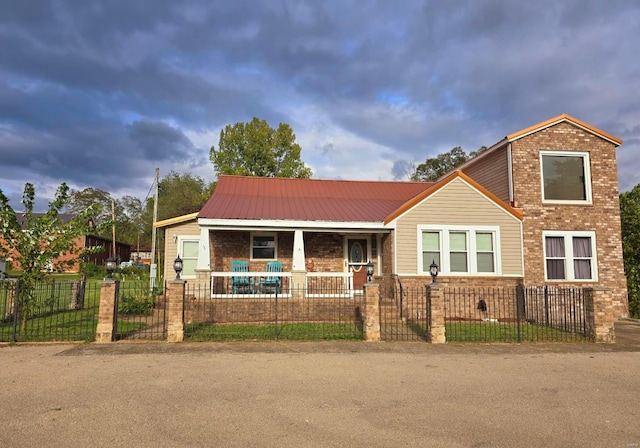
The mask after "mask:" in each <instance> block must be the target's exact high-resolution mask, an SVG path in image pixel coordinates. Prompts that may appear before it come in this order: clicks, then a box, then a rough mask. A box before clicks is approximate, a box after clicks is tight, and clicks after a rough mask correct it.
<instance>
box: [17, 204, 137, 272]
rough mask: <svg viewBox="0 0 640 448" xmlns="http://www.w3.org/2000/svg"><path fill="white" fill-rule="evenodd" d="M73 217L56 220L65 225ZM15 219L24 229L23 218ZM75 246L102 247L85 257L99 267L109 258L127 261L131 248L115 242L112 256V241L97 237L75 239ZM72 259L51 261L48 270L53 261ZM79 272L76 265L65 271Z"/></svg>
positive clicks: (60, 215)
mask: <svg viewBox="0 0 640 448" xmlns="http://www.w3.org/2000/svg"><path fill="white" fill-rule="evenodd" d="M42 215H44V213H33V218H34V219H37V218H38V217H40V216H42ZM73 216H74V215H72V214H69V213H60V214H58V219H59V220H61V221H62V222H63V223H67V222H69V221H70V220H71V219H72V218H73ZM17 218H18V224H20V226H21V227H23V228H24V226H25V225H26V223H25V218H24V216H23V215H21V214H19V215H17ZM75 244H76V247H78V248H89V247H102V248H103V249H102V250H101V251H99V252H97V253H93V254H88V255H87V262H89V263H94V264H96V265H100V266H101V265H103V264H104V262H105V260H106V259H107V258H109V257H111V256H113V257H114V258H115V259H117V260H129V257H130V256H131V255H130V254H131V246H130V245H129V244H127V243H123V242H120V241H116V252H115V254H113V244H112V240H111V239H110V238H105V237H102V236H99V235H82V236H80V237H78V238H77V239H76V242H75ZM72 258H73V256H72V255H71V254H66V255H63V256H61V257H59V258H58V259H57V260H52V263H51V264H50V269H53V268H54V266H55V264H56V263H55V261H57V262H62V261H66V260H70V259H72ZM79 270H80V265H79V264H78V263H74V264H73V265H72V266H71V267H69V268H67V269H66V272H78V271H79Z"/></svg>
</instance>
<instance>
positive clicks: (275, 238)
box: [249, 232, 278, 261]
mask: <svg viewBox="0 0 640 448" xmlns="http://www.w3.org/2000/svg"><path fill="white" fill-rule="evenodd" d="M264 236H268V237H273V258H254V257H253V239H254V238H255V237H264ZM249 259H250V260H256V261H271V260H277V259H278V234H277V233H276V232H255V233H254V232H252V233H251V243H250V246H249Z"/></svg>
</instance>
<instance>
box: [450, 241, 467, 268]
mask: <svg viewBox="0 0 640 448" xmlns="http://www.w3.org/2000/svg"><path fill="white" fill-rule="evenodd" d="M449 251H450V252H449V260H450V262H451V264H450V267H451V272H468V271H469V269H468V268H467V257H468V251H467V232H449Z"/></svg>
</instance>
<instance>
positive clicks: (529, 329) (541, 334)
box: [445, 322, 585, 342]
mask: <svg viewBox="0 0 640 448" xmlns="http://www.w3.org/2000/svg"><path fill="white" fill-rule="evenodd" d="M445 331H446V333H445V334H446V337H447V342H518V325H517V324H515V323H503V322H497V323H496V322H447V323H446V324H445ZM520 337H521V340H522V341H523V342H534V341H535V342H558V341H582V340H585V337H584V336H582V335H581V334H575V333H571V332H567V331H562V330H558V329H555V328H549V327H544V326H542V325H535V324H530V323H528V322H522V323H520Z"/></svg>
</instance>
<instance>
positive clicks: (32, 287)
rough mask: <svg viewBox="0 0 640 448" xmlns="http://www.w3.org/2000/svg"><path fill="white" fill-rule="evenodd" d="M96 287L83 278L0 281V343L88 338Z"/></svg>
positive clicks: (93, 318) (97, 298)
mask: <svg viewBox="0 0 640 448" xmlns="http://www.w3.org/2000/svg"><path fill="white" fill-rule="evenodd" d="M99 304H100V286H99V285H98V284H97V283H95V282H85V281H80V280H77V281H66V280H65V281H55V280H52V281H46V282H38V283H35V284H27V283H24V282H20V281H19V280H2V281H0V342H38V341H83V340H84V341H92V340H94V339H95V334H96V326H97V322H98V319H97V317H98V316H97V315H98V309H99Z"/></svg>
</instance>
